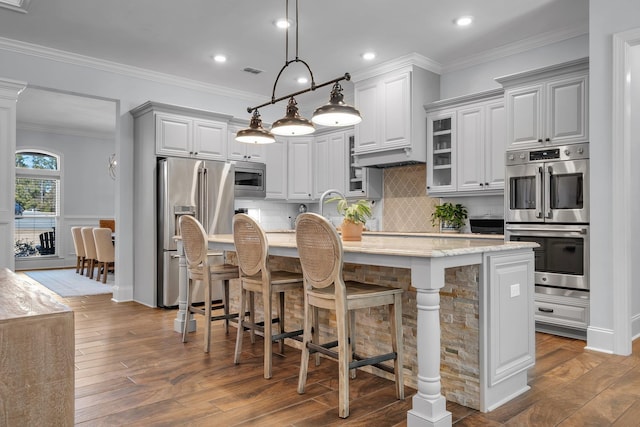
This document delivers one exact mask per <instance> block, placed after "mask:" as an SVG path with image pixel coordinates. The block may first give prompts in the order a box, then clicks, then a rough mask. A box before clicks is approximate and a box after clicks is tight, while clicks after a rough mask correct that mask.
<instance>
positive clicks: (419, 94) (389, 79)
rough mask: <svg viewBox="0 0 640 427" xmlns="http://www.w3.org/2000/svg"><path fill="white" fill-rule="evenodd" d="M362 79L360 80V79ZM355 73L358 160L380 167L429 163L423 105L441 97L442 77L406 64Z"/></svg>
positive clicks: (366, 164)
mask: <svg viewBox="0 0 640 427" xmlns="http://www.w3.org/2000/svg"><path fill="white" fill-rule="evenodd" d="M362 77H367V78H363V79H362V80H358V79H359V78H362ZM362 77H358V76H354V81H355V86H354V94H355V105H356V108H358V110H360V114H361V115H362V122H360V123H359V124H358V125H356V126H355V147H354V148H355V161H356V162H355V163H357V164H358V165H359V166H378V165H391V164H403V163H412V162H425V161H426V150H425V144H424V141H425V139H426V133H425V115H424V110H423V105H424V104H425V103H428V102H431V101H433V100H435V99H437V98H438V95H439V76H438V75H437V74H435V73H432V72H431V71H427V70H425V69H423V68H420V67H418V66H416V65H404V66H402V67H400V68H397V69H395V70H393V71H388V72H381V73H380V74H376V75H374V76H362Z"/></svg>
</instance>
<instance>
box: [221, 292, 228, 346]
mask: <svg viewBox="0 0 640 427" xmlns="http://www.w3.org/2000/svg"><path fill="white" fill-rule="evenodd" d="M222 305H224V333H225V334H226V335H229V281H228V280H223V281H222Z"/></svg>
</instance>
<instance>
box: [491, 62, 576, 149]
mask: <svg viewBox="0 0 640 427" xmlns="http://www.w3.org/2000/svg"><path fill="white" fill-rule="evenodd" d="M588 72H589V61H588V58H584V59H580V60H576V61H571V62H568V63H564V64H559V65H554V66H552V67H547V68H543V69H539V70H533V71H527V72H525V73H518V74H514V75H510V76H505V77H500V78H498V79H496V80H497V81H498V82H499V83H501V84H502V85H503V86H504V88H505V106H506V117H507V141H508V149H509V150H518V149H522V148H536V147H545V146H550V145H565V144H574V143H581V142H588V141H589V125H588V117H589V111H588V105H589V100H588V89H589V82H588Z"/></svg>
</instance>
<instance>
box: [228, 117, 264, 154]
mask: <svg viewBox="0 0 640 427" xmlns="http://www.w3.org/2000/svg"><path fill="white" fill-rule="evenodd" d="M246 127H247V125H246V124H245V125H238V124H233V125H231V126H229V134H228V137H227V140H226V142H227V150H226V151H227V159H228V160H238V161H241V162H258V163H266V146H267V145H269V144H247V143H246V142H238V141H236V133H237V132H238V131H239V130H240V129H244V128H246Z"/></svg>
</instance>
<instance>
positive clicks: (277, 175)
mask: <svg viewBox="0 0 640 427" xmlns="http://www.w3.org/2000/svg"><path fill="white" fill-rule="evenodd" d="M265 163H266V165H267V173H266V180H267V182H266V186H267V199H280V200H281V199H286V198H287V140H286V139H284V138H278V139H276V142H274V143H273V144H266V145H265Z"/></svg>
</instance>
